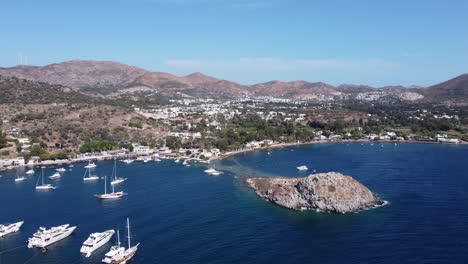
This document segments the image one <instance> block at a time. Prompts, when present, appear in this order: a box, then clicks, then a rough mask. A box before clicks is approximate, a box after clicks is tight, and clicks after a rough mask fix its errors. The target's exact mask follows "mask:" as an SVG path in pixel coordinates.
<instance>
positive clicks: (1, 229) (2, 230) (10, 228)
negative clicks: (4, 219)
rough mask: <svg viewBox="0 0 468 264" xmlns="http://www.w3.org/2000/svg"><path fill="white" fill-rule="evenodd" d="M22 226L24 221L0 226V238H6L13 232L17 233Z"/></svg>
mask: <svg viewBox="0 0 468 264" xmlns="http://www.w3.org/2000/svg"><path fill="white" fill-rule="evenodd" d="M23 224H24V221H21V222H17V223H13V224H9V225H0V237H2V236H6V235H8V234H11V233H14V232H18V231H19V230H20V228H21V226H22V225H23Z"/></svg>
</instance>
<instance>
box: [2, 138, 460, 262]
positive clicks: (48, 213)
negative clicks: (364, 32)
mask: <svg viewBox="0 0 468 264" xmlns="http://www.w3.org/2000/svg"><path fill="white" fill-rule="evenodd" d="M383 146H384V147H380V144H374V145H370V144H369V143H365V144H363V145H361V144H360V143H352V144H346V143H343V144H341V143H340V144H321V145H309V146H301V147H289V148H282V149H275V150H272V151H270V152H271V153H270V154H268V152H267V151H257V152H250V153H245V154H240V155H238V156H235V157H231V158H229V159H226V160H222V161H218V162H217V163H216V168H218V169H223V170H225V171H226V173H225V174H223V175H221V176H218V177H213V176H209V175H205V174H204V173H203V170H204V169H206V167H203V166H192V167H189V168H186V167H182V166H181V165H180V164H177V163H174V162H173V161H163V162H160V163H156V162H155V163H136V162H135V163H133V164H131V165H126V164H123V163H118V172H119V174H120V175H121V176H125V177H127V178H128V181H127V182H125V183H124V184H122V187H123V190H124V191H125V192H127V193H128V196H126V197H124V198H123V199H121V200H117V201H99V200H97V199H96V198H95V197H94V196H93V195H94V194H97V193H102V191H103V181H102V180H100V181H99V182H95V183H84V182H83V181H82V176H83V173H84V169H83V166H84V165H85V164H76V165H75V167H74V168H72V171H67V172H65V174H64V176H63V177H62V178H61V179H59V180H55V181H54V183H56V184H57V186H58V187H59V188H58V189H56V190H53V191H49V192H47V191H45V192H44V191H43V192H36V191H35V189H34V185H35V182H36V179H37V176H38V175H39V173H36V174H35V175H33V176H28V179H27V180H25V181H24V182H21V183H15V182H14V176H15V174H16V173H15V172H14V171H10V172H3V173H2V174H3V177H2V178H0V201H1V211H0V223H6V222H14V221H20V220H24V221H25V224H24V226H23V228H22V230H21V231H20V232H18V233H16V234H13V235H10V236H7V237H4V238H1V239H0V251H4V250H9V249H14V248H16V247H20V248H17V249H14V250H12V251H9V252H6V253H3V254H1V255H0V264H16V263H25V262H26V263H50V264H52V263H53V264H59V263H68V264H70V263H99V262H100V259H101V258H102V257H103V254H104V253H105V252H106V251H107V250H108V248H109V247H110V246H111V244H112V243H109V244H108V245H106V246H105V247H103V248H102V249H101V250H98V251H96V252H94V253H93V256H92V257H91V258H84V256H81V255H80V253H79V248H80V246H81V244H82V243H83V241H84V240H85V239H86V238H87V236H88V235H89V233H91V232H96V231H104V230H106V229H110V228H119V229H120V230H123V228H124V225H125V219H126V217H127V216H128V217H130V221H131V225H132V239H133V241H134V242H140V243H141V246H140V250H139V251H138V252H137V254H136V255H135V257H134V259H133V260H132V261H130V262H129V263H305V262H307V263H312V262H313V263H370V262H376V263H394V262H399V263H466V262H467V260H468V239H467V237H468V210H467V209H468V201H467V195H466V192H467V190H468V178H467V177H468V146H462V145H458V146H457V145H431V144H427V145H426V144H398V145H397V146H394V145H393V144H390V143H384V144H383ZM112 165H113V162H111V161H103V162H98V167H97V169H96V172H97V174H98V175H110V173H111V171H112ZM300 165H306V166H308V167H309V168H310V169H315V170H317V172H328V171H338V172H341V173H344V174H347V175H350V176H353V177H354V178H356V179H357V180H359V181H360V182H362V183H363V184H365V185H366V186H368V187H369V188H370V189H371V190H373V191H374V192H376V193H378V194H379V195H380V196H381V197H382V198H383V199H385V200H387V201H389V202H390V204H389V205H388V206H385V207H381V208H377V209H372V210H367V211H363V212H359V213H354V214H331V213H316V212H295V211H290V210H288V209H284V208H281V207H278V206H276V205H273V204H270V203H267V202H265V201H263V200H261V199H259V198H258V197H256V195H255V194H254V193H253V191H252V190H250V189H248V188H246V187H245V185H244V183H243V179H244V177H247V176H277V175H280V176H286V177H301V176H306V175H307V174H306V173H301V172H298V171H297V170H296V169H295V167H297V166H300ZM54 170H55V168H48V169H46V176H49V175H51V174H52V173H53V171H54ZM23 172H24V171H23ZM37 172H38V171H37ZM64 223H69V224H71V225H77V226H78V228H77V229H76V231H75V233H74V234H73V235H72V236H70V237H68V238H66V239H64V240H62V241H61V242H58V243H56V244H54V245H53V246H50V247H49V251H48V253H47V254H45V255H43V254H42V253H39V252H38V250H36V249H27V248H26V247H25V244H26V243H25V241H26V240H27V238H28V237H30V236H31V235H32V233H33V232H34V231H36V230H37V228H38V227H39V226H46V227H50V226H55V225H60V224H64ZM22 246H24V247H22Z"/></svg>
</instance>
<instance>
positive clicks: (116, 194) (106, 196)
mask: <svg viewBox="0 0 468 264" xmlns="http://www.w3.org/2000/svg"><path fill="white" fill-rule="evenodd" d="M106 179H107V177H106V176H104V194H96V195H95V196H96V197H97V198H99V199H116V198H121V197H122V196H124V195H125V193H124V192H122V191H120V192H115V190H114V185H111V186H112V192H111V193H107V180H106Z"/></svg>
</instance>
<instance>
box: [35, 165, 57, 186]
mask: <svg viewBox="0 0 468 264" xmlns="http://www.w3.org/2000/svg"><path fill="white" fill-rule="evenodd" d="M41 169H42V172H41V176H40V177H39V178H38V179H37V183H36V190H50V189H55V188H57V187H55V186H53V185H52V184H44V167H42V168H41ZM39 180H41V184H40V185H39Z"/></svg>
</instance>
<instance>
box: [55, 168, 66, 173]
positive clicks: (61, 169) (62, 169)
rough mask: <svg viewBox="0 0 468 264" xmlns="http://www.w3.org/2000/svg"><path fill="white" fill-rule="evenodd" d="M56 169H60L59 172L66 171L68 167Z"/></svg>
mask: <svg viewBox="0 0 468 264" xmlns="http://www.w3.org/2000/svg"><path fill="white" fill-rule="evenodd" d="M56 171H58V172H65V171H66V169H65V168H58V169H56Z"/></svg>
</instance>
